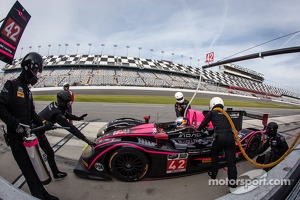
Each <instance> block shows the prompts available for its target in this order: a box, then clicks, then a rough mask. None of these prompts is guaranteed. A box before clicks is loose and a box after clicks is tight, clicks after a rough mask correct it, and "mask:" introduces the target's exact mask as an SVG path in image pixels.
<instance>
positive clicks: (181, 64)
mask: <svg viewBox="0 0 300 200" xmlns="http://www.w3.org/2000/svg"><path fill="white" fill-rule="evenodd" d="M182 58H183V55H181V65H182Z"/></svg>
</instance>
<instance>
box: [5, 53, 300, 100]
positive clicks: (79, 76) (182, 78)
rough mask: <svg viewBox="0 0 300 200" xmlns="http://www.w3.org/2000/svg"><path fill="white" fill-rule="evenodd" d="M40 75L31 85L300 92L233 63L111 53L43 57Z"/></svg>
mask: <svg viewBox="0 0 300 200" xmlns="http://www.w3.org/2000/svg"><path fill="white" fill-rule="evenodd" d="M43 59H44V61H45V62H44V63H45V65H44V70H43V73H42V77H41V78H40V79H39V81H38V83H37V84H36V85H35V86H34V87H40V88H41V87H57V86H62V85H63V83H64V82H66V81H68V82H70V84H71V85H73V86H138V87H165V88H181V89H196V87H197V84H198V80H199V77H200V75H201V84H200V88H199V89H200V90H203V91H215V92H223V93H235V94H241V95H247V96H255V97H260V98H268V99H275V100H279V101H288V102H293V103H297V104H298V103H300V101H299V98H300V96H299V94H296V93H294V92H291V91H287V90H284V89H282V88H277V87H274V86H270V85H266V84H264V83H263V81H264V75H263V74H260V73H258V72H255V71H253V70H248V69H245V68H242V67H240V66H238V65H234V64H225V65H222V66H219V68H220V70H219V71H212V70H206V69H200V68H196V67H192V66H188V65H182V64H177V63H173V62H171V61H166V60H153V59H144V58H136V57H125V56H112V55H81V54H75V55H50V56H43ZM21 60H22V59H21V58H19V59H15V60H14V62H13V64H12V65H8V64H7V65H5V66H4V68H3V69H2V70H3V73H1V75H0V80H1V85H0V86H1V88H2V85H3V83H4V82H5V81H6V80H8V79H12V78H15V77H16V76H17V75H18V74H19V73H20V70H21V67H20V62H21Z"/></svg>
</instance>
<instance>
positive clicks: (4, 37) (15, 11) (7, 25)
mask: <svg viewBox="0 0 300 200" xmlns="http://www.w3.org/2000/svg"><path fill="white" fill-rule="evenodd" d="M30 17H31V16H30V14H29V13H28V12H27V11H26V10H25V9H24V8H23V6H22V5H21V4H20V3H19V2H18V1H16V3H15V4H14V5H13V7H12V8H11V10H10V11H9V13H8V15H7V17H6V18H5V21H4V23H3V24H2V26H1V28H0V60H2V61H4V62H6V63H8V64H12V61H13V58H14V55H15V52H16V50H17V46H18V44H19V41H20V39H21V36H22V34H23V31H24V29H25V27H26V25H27V23H28V21H29V19H30Z"/></svg>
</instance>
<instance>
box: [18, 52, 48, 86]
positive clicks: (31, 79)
mask: <svg viewBox="0 0 300 200" xmlns="http://www.w3.org/2000/svg"><path fill="white" fill-rule="evenodd" d="M21 67H22V72H23V74H24V77H25V79H26V81H27V82H28V83H30V84H31V85H35V84H36V83H37V82H38V80H39V79H38V76H37V74H38V72H39V73H42V71H43V58H42V56H41V55H40V54H38V53H36V52H31V53H28V54H27V55H26V56H25V57H24V58H23V60H22V62H21Z"/></svg>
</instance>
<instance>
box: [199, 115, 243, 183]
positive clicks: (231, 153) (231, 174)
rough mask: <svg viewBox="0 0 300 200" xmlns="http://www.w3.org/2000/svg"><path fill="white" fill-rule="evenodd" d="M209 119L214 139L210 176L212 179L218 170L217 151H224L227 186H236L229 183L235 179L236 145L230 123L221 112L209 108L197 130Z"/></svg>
mask: <svg viewBox="0 0 300 200" xmlns="http://www.w3.org/2000/svg"><path fill="white" fill-rule="evenodd" d="M210 121H211V122H212V124H213V126H214V141H213V144H212V151H211V157H212V163H211V172H210V176H211V178H213V179H215V178H216V176H217V174H218V170H219V153H220V152H221V151H224V152H225V159H226V164H227V168H228V179H229V186H230V187H236V185H235V184H233V185H230V183H234V182H235V181H236V179H237V168H236V160H235V153H236V146H235V140H234V134H233V132H232V129H231V126H230V123H229V122H228V120H227V118H226V117H225V115H223V113H221V112H219V111H216V110H211V111H209V112H208V113H207V114H206V115H205V118H204V120H203V121H202V122H201V124H200V125H199V127H198V130H199V131H201V130H202V129H204V128H205V127H206V126H207V125H208V123H209V122H210ZM230 180H234V181H230Z"/></svg>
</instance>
